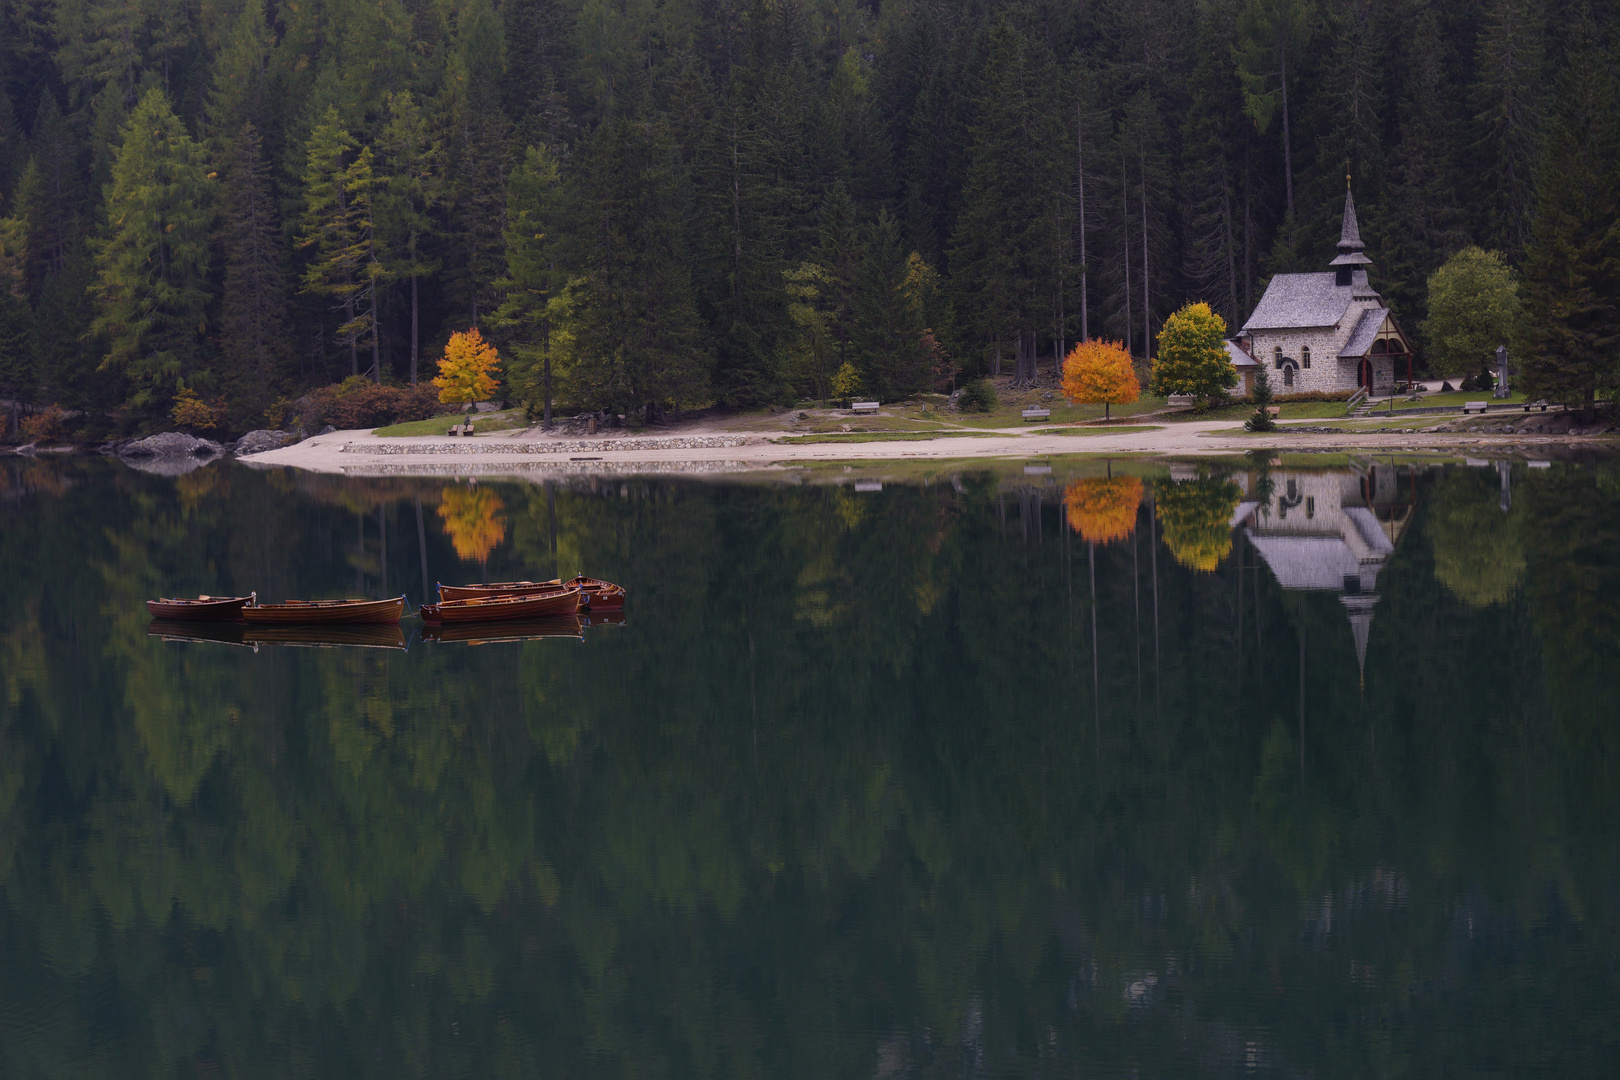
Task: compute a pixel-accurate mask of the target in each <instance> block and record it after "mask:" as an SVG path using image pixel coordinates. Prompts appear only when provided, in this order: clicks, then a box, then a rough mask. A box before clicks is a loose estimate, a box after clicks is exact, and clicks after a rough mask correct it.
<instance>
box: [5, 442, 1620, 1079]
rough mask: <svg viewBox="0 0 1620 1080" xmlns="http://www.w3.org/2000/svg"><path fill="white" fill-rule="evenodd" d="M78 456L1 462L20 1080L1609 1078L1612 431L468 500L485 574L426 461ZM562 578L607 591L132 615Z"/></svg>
mask: <svg viewBox="0 0 1620 1080" xmlns="http://www.w3.org/2000/svg"><path fill="white" fill-rule="evenodd" d="M36 467H37V466H29V468H36ZM51 468H53V469H55V470H56V471H55V472H54V473H51V474H50V477H49V478H48V479H41V478H40V477H39V474H37V473H26V475H27V476H28V477H31V478H32V479H28V480H26V481H25V480H24V476H25V467H24V466H22V465H20V464H17V463H3V464H0V474H3V475H4V476H5V478H6V485H5V487H4V489H3V490H5V491H10V492H17V491H26V494H23V495H18V496H11V495H8V496H7V498H8V500H10V501H8V502H7V504H6V513H7V514H8V516H7V518H6V524H5V528H3V529H0V565H3V566H5V567H6V568H7V572H8V574H7V584H8V585H9V586H10V588H9V590H8V599H9V601H10V612H11V619H10V621H8V622H7V623H5V624H3V625H0V695H3V696H0V837H3V838H4V839H3V840H0V896H3V897H4V900H5V903H4V904H3V905H0V942H3V944H4V948H5V955H6V957H7V964H6V966H5V967H4V969H0V1045H3V1046H4V1047H5V1050H4V1053H5V1054H6V1061H7V1064H6V1067H5V1071H6V1072H7V1074H8V1075H10V1074H17V1075H62V1074H70V1073H71V1074H74V1075H90V1076H94V1075H101V1074H108V1075H123V1074H125V1073H128V1072H129V1071H131V1069H132V1066H133V1068H135V1069H137V1070H139V1071H154V1072H158V1071H161V1072H170V1073H174V1072H182V1071H183V1072H186V1073H188V1074H190V1073H196V1074H198V1075H217V1076H253V1075H259V1074H265V1075H278V1076H279V1075H286V1074H289V1073H299V1074H312V1075H338V1074H341V1075H359V1076H379V1077H381V1076H388V1077H395V1076H400V1075H445V1074H478V1075H491V1076H516V1075H530V1074H533V1073H535V1072H538V1071H545V1072H555V1073H565V1074H569V1075H583V1076H593V1075H618V1074H624V1073H655V1074H658V1075H719V1074H727V1073H744V1072H747V1073H758V1074H765V1075H772V1076H796V1075H804V1076H816V1077H820V1076H826V1075H829V1074H849V1075H880V1076H893V1077H898V1076H918V1077H921V1076H940V1077H944V1076H947V1075H948V1076H952V1077H957V1076H963V1075H974V1076H1032V1077H1033V1076H1036V1075H1040V1076H1049V1075H1053V1074H1059V1075H1093V1074H1098V1075H1125V1074H1132V1075H1166V1076H1169V1075H1174V1076H1197V1075H1228V1074H1232V1073H1235V1072H1238V1071H1240V1070H1241V1071H1243V1072H1246V1073H1247V1072H1260V1073H1279V1074H1282V1073H1286V1074H1289V1075H1301V1074H1304V1073H1324V1074H1327V1073H1345V1074H1354V1075H1389V1074H1392V1073H1395V1072H1407V1073H1411V1074H1414V1075H1430V1074H1463V1075H1471V1074H1477V1073H1483V1072H1496V1073H1500V1074H1503V1075H1527V1074H1534V1073H1537V1072H1542V1073H1553V1074H1556V1075H1560V1076H1579V1075H1587V1074H1593V1073H1596V1072H1598V1071H1599V1070H1600V1069H1602V1068H1604V1067H1605V1066H1606V1065H1607V1062H1606V1059H1605V1058H1604V1057H1603V1056H1602V1053H1601V1051H1602V1049H1603V1047H1605V1046H1606V1045H1607V1039H1608V1034H1607V1033H1608V1032H1609V1031H1611V1030H1612V1028H1613V1024H1614V1022H1615V1020H1616V1018H1617V1016H1616V1006H1615V1004H1614V1002H1615V1001H1616V1000H1617V999H1620V976H1617V975H1616V972H1617V971H1620V965H1617V964H1616V962H1615V961H1616V957H1617V956H1620V920H1617V918H1616V915H1615V914H1614V911H1615V905H1614V903H1612V900H1613V898H1614V897H1615V896H1617V895H1620V875H1617V871H1616V868H1617V867H1620V857H1617V856H1620V845H1617V844H1616V836H1617V835H1620V833H1617V831H1616V829H1615V825H1616V823H1617V822H1620V801H1617V798H1616V783H1615V780H1616V770H1617V768H1620V745H1617V743H1616V739H1617V735H1616V732H1620V726H1617V724H1616V720H1620V717H1617V716H1616V709H1615V707H1614V698H1613V692H1612V687H1610V686H1609V682H1610V681H1612V679H1611V676H1610V675H1609V673H1610V672H1612V671H1613V670H1615V665H1616V662H1617V661H1620V655H1617V653H1620V617H1617V616H1620V569H1617V563H1616V560H1615V559H1614V558H1613V554H1612V553H1613V552H1614V551H1615V550H1617V547H1616V545H1617V543H1620V485H1617V484H1615V483H1614V480H1615V478H1616V476H1617V475H1620V474H1617V473H1616V472H1615V471H1614V470H1613V468H1612V467H1611V466H1609V465H1607V464H1603V463H1599V464H1596V465H1592V466H1584V467H1583V466H1575V465H1556V466H1554V467H1552V468H1549V469H1538V470H1529V469H1525V468H1524V467H1522V466H1515V467H1512V468H1511V469H1509V470H1508V472H1507V477H1508V480H1509V482H1510V489H1509V497H1508V498H1507V499H1505V500H1504V498H1503V487H1502V476H1503V473H1502V471H1501V470H1499V469H1496V468H1494V467H1491V468H1469V467H1465V466H1450V467H1432V468H1411V467H1407V466H1394V465H1390V464H1381V463H1371V462H1369V463H1364V464H1362V465H1361V466H1360V467H1358V468H1352V469H1340V470H1332V471H1328V470H1306V469H1294V468H1283V467H1281V466H1271V465H1252V466H1245V467H1243V468H1237V469H1233V468H1217V467H1211V466H1205V467H1202V468H1189V469H1185V470H1183V469H1178V470H1177V471H1176V472H1175V473H1174V474H1171V473H1170V472H1168V471H1167V470H1163V469H1158V468H1155V467H1151V466H1146V465H1143V464H1141V463H1131V464H1130V466H1129V467H1128V468H1126V467H1122V465H1121V463H1118V462H1116V463H1114V466H1113V470H1112V472H1113V476H1112V477H1110V475H1109V472H1108V467H1107V466H1106V465H1102V464H1098V465H1096V466H1091V465H1085V466H1074V467H1072V468H1069V469H1067V470H1066V468H1065V467H1064V466H1062V465H1057V466H1054V473H1055V475H1051V476H1048V475H1045V474H1029V475H1026V474H1023V473H1022V472H1021V471H1020V472H1018V473H1016V474H1013V475H999V474H994V473H991V472H984V473H974V472H964V473H960V474H957V475H955V476H943V477H940V478H939V479H938V480H937V481H935V480H931V481H930V482H929V483H928V484H926V485H924V484H915V485H906V484H897V483H892V482H891V483H888V484H885V486H884V488H883V490H882V491H881V492H862V493H860V494H859V495H856V494H855V493H854V492H853V491H852V490H850V488H848V487H845V486H840V485H826V486H803V487H788V486H774V485H759V484H750V485H736V486H723V485H702V484H686V483H680V482H676V481H667V480H653V481H645V480H635V481H626V480H618V479H615V480H614V481H612V482H611V483H607V482H600V481H598V482H595V483H593V482H591V481H588V480H576V481H571V482H569V483H567V484H558V485H551V486H547V485H545V484H540V483H527V482H506V483H499V484H497V483H487V484H480V485H479V486H478V487H477V488H475V489H474V488H468V487H467V486H465V485H461V486H459V490H460V491H462V492H467V491H469V490H472V491H486V490H487V491H488V492H490V493H491V494H492V495H493V496H494V497H495V499H496V500H498V501H499V503H500V504H501V505H500V506H499V507H498V508H497V511H498V515H499V518H500V519H501V521H502V522H503V533H504V535H502V536H501V537H500V538H499V539H498V540H496V541H495V542H494V543H493V545H492V546H490V547H489V548H488V549H487V550H485V551H482V552H477V546H475V547H474V548H470V549H469V552H472V553H476V554H478V559H479V560H482V561H483V562H486V563H487V566H484V565H479V563H478V561H469V560H467V559H465V558H463V556H462V554H461V553H460V551H459V549H458V546H457V544H456V543H455V537H454V536H453V535H451V534H450V533H449V532H448V531H447V530H446V529H444V528H441V527H431V528H430V527H428V526H430V525H435V524H442V523H444V522H446V521H448V520H449V519H450V518H452V517H454V516H456V515H457V514H459V513H460V511H459V510H456V511H454V512H453V513H451V514H442V513H440V512H439V509H440V507H441V506H443V505H444V503H445V502H446V501H447V498H448V496H447V490H446V485H445V484H444V483H443V482H442V481H432V482H429V481H421V482H416V481H411V480H409V479H387V480H377V481H363V482H352V481H349V482H346V481H341V480H333V479H328V478H320V477H308V476H303V475H300V474H292V473H283V472H264V473H257V472H249V471H247V470H243V469H238V468H235V467H233V466H230V465H228V464H224V463H221V464H215V465H211V466H208V467H207V468H206V469H203V470H197V471H196V472H193V473H190V474H188V475H187V477H184V478H180V479H175V478H166V477H153V476H148V475H143V474H139V473H135V472H132V471H129V470H125V469H120V468H118V467H117V466H115V465H109V464H104V463H100V462H91V463H81V464H70V465H54V466H51ZM208 469H214V470H219V471H218V473H216V474H210V473H208V472H207V470H208ZM182 480H183V481H184V482H185V484H186V485H187V486H186V487H185V488H184V489H182V487H181V483H182ZM25 483H26V485H27V486H26V488H25V486H24V485H25ZM448 490H449V491H450V492H454V491H456V490H458V486H456V485H451V486H449V489H448ZM485 505H489V504H488V503H486V504H485ZM1504 505H1506V507H1507V509H1506V510H1504ZM13 507H17V508H20V511H21V512H18V513H15V514H12V513H11V509H12V508H13ZM469 519H470V520H474V521H489V520H492V518H491V517H489V516H486V515H483V514H482V513H481V512H480V513H479V514H477V515H469ZM486 535H487V534H486ZM1161 546H1162V547H1163V548H1164V549H1165V550H1164V551H1162V552H1161V551H1160V550H1159V549H1160V547H1161ZM1503 567H1506V569H1505V570H1504V569H1503ZM577 570H586V571H587V572H591V573H595V574H600V575H601V576H605V577H609V578H612V579H614V580H619V581H622V582H624V583H625V584H626V585H627V586H628V587H629V588H630V590H631V606H630V609H629V614H630V619H629V620H628V621H627V622H625V623H623V624H622V625H617V626H613V627H610V628H608V629H606V630H605V631H599V630H598V628H596V627H594V626H590V627H582V626H581V625H580V624H579V623H578V622H577V621H576V622H574V623H571V624H569V625H566V626H560V627H554V626H545V627H509V628H507V629H508V630H511V631H513V632H512V633H510V634H509V635H502V636H505V637H509V638H511V640H491V638H490V637H486V638H482V639H478V640H479V641H480V642H481V644H480V646H479V647H476V648H473V647H461V646H460V645H455V646H454V647H451V646H440V645H437V644H429V645H422V644H419V643H416V642H409V644H410V648H409V649H408V650H406V651H400V650H398V649H397V648H396V649H386V648H384V649H369V648H261V649H259V650H258V651H257V652H254V651H252V650H250V649H246V648H228V647H220V646H215V645H212V644H211V643H203V644H197V643H194V642H190V641H184V642H177V641H171V640H165V636H167V637H175V636H179V635H177V634H174V633H168V634H166V635H160V636H157V637H149V636H148V630H149V629H151V630H153V631H165V630H169V629H172V628H164V627H156V626H150V625H149V623H148V620H147V618H146V615H145V612H144V610H143V609H142V608H141V601H142V600H143V599H144V598H145V597H146V596H150V595H158V594H159V593H171V594H173V593H184V594H191V595H195V594H197V593H205V592H206V593H219V594H223V593H230V592H239V591H242V590H244V589H246V588H258V589H259V591H260V593H261V595H319V594H323V593H327V594H340V593H352V594H355V595H366V594H377V595H380V594H381V593H382V591H383V587H384V584H385V582H386V583H391V584H393V585H395V586H396V587H397V585H398V583H399V582H401V581H404V582H410V583H411V584H412V586H413V587H414V585H415V583H416V582H418V581H422V582H424V583H426V582H429V581H432V580H437V579H439V578H443V579H445V580H454V579H456V578H461V577H467V578H471V577H479V578H483V577H489V578H520V577H553V576H570V575H572V574H573V573H574V572H576V571H577ZM357 583H358V586H359V591H356V589H357ZM424 589H425V584H424ZM1363 614H1364V615H1365V616H1366V618H1364V619H1361V621H1360V622H1359V623H1358V622H1357V620H1358V618H1361V616H1362V615H1363ZM592 621H593V622H595V619H594V617H593V619H592ZM1358 626H1359V629H1358ZM553 633H558V634H561V635H562V636H560V637H552V636H551V635H552V634H553ZM494 636H496V635H491V637H494Z"/></svg>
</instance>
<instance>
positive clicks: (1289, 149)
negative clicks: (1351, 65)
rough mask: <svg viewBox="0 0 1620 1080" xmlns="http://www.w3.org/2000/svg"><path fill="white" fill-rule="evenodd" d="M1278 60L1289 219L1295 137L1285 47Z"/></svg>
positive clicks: (1292, 207)
mask: <svg viewBox="0 0 1620 1080" xmlns="http://www.w3.org/2000/svg"><path fill="white" fill-rule="evenodd" d="M1277 59H1278V61H1279V63H1280V68H1281V71H1282V110H1283V178H1284V182H1285V183H1286V184H1287V190H1288V217H1289V218H1290V219H1292V218H1293V216H1294V137H1293V132H1292V131H1291V130H1290V128H1289V126H1288V48H1287V46H1283V47H1282V48H1280V49H1278V50H1277Z"/></svg>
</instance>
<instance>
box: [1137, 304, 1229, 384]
mask: <svg viewBox="0 0 1620 1080" xmlns="http://www.w3.org/2000/svg"><path fill="white" fill-rule="evenodd" d="M1225 338H1226V322H1225V321H1224V320H1223V319H1222V318H1221V317H1220V316H1219V315H1217V314H1215V313H1214V312H1213V311H1211V310H1210V307H1209V305H1208V304H1206V303H1204V302H1203V301H1201V300H1200V301H1198V302H1197V303H1191V304H1186V305H1183V306H1182V308H1181V309H1180V310H1179V311H1177V312H1176V313H1175V314H1174V315H1171V316H1170V317H1169V318H1168V319H1166V320H1165V323H1164V329H1162V330H1160V331H1159V355H1158V356H1156V357H1154V359H1153V377H1152V379H1151V380H1150V381H1149V384H1148V390H1149V392H1150V393H1153V394H1160V395H1165V396H1168V395H1170V394H1189V395H1191V396H1192V397H1194V398H1196V399H1198V401H1200V402H1208V401H1209V400H1210V399H1212V398H1218V397H1223V396H1224V395H1225V394H1226V391H1228V390H1230V389H1231V388H1232V387H1234V386H1236V385H1237V368H1235V367H1233V366H1232V361H1231V360H1230V359H1229V358H1228V357H1227V355H1226V345H1225Z"/></svg>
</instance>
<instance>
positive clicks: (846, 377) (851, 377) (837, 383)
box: [832, 360, 861, 401]
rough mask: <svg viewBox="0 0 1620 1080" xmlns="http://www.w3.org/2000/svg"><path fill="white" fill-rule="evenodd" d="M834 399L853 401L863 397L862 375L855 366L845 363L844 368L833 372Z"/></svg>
mask: <svg viewBox="0 0 1620 1080" xmlns="http://www.w3.org/2000/svg"><path fill="white" fill-rule="evenodd" d="M832 392H833V397H835V398H838V399H840V400H851V401H853V400H854V399H855V398H857V397H860V395H861V373H860V372H859V371H856V370H855V365H854V364H851V363H850V362H849V361H847V360H846V361H844V364H843V366H842V367H840V368H839V369H838V370H837V371H835V372H833V377H832Z"/></svg>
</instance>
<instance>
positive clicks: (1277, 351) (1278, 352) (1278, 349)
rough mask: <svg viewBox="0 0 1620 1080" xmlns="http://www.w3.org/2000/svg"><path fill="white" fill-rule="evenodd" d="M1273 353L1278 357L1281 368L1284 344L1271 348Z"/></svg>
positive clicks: (1278, 364)
mask: <svg viewBox="0 0 1620 1080" xmlns="http://www.w3.org/2000/svg"><path fill="white" fill-rule="evenodd" d="M1271 353H1272V356H1273V357H1274V358H1275V359H1276V362H1277V366H1278V367H1279V368H1280V367H1282V346H1281V345H1278V346H1277V347H1276V348H1275V349H1272V350H1271Z"/></svg>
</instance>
